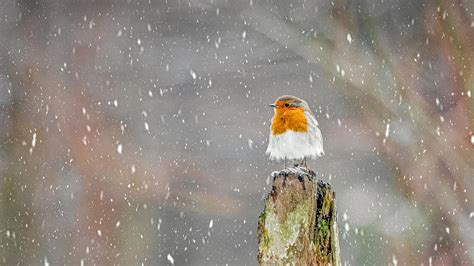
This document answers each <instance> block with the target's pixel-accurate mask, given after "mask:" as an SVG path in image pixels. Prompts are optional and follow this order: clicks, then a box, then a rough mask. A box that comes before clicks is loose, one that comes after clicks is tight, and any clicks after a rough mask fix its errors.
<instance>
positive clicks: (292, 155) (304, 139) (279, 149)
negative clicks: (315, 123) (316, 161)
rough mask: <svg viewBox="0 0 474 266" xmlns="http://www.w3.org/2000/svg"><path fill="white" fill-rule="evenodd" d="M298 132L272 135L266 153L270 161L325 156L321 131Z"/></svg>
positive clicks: (290, 131)
mask: <svg viewBox="0 0 474 266" xmlns="http://www.w3.org/2000/svg"><path fill="white" fill-rule="evenodd" d="M315 129H316V131H317V132H311V133H313V134H309V133H308V132H296V131H292V130H287V131H286V132H284V133H283V134H279V135H271V136H270V139H269V143H268V148H267V151H266V153H267V154H268V155H270V159H274V160H283V159H285V158H286V159H290V160H292V159H303V158H316V157H318V156H322V155H323V154H324V150H323V142H322V136H321V131H319V128H315Z"/></svg>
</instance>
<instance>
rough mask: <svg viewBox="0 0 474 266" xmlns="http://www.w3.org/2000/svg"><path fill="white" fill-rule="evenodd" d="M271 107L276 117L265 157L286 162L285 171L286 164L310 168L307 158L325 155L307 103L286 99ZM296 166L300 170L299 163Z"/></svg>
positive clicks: (293, 97) (273, 119)
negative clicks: (287, 162)
mask: <svg viewBox="0 0 474 266" xmlns="http://www.w3.org/2000/svg"><path fill="white" fill-rule="evenodd" d="M269 106H270V107H273V109H274V115H273V118H272V122H271V126H270V137H269V141H268V148H267V150H266V152H265V153H266V154H267V155H269V156H270V159H271V160H276V161H281V160H284V162H285V167H286V161H287V160H292V161H293V162H297V161H299V160H301V162H300V165H304V166H305V167H306V168H308V166H307V164H306V158H310V159H316V158H317V157H321V156H323V155H324V148H323V136H322V133H321V130H320V128H319V124H318V121H317V120H316V117H315V116H314V114H313V112H312V111H311V109H310V108H309V105H308V103H307V102H306V101H304V100H303V99H300V98H298V97H296V96H292V95H283V96H280V97H278V98H277V99H276V100H275V102H274V103H272V104H270V105H269ZM294 165H295V166H298V163H295V164H294Z"/></svg>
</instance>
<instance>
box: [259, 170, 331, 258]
mask: <svg viewBox="0 0 474 266" xmlns="http://www.w3.org/2000/svg"><path fill="white" fill-rule="evenodd" d="M272 176H273V185H272V191H271V192H270V193H269V195H267V197H266V199H265V204H264V205H265V208H264V210H263V212H262V214H261V215H260V217H259V222H258V247H259V250H258V262H259V264H260V265H287V264H289V265H329V264H330V265H338V264H339V242H338V236H337V223H336V208H335V194H334V192H333V191H332V189H331V186H330V185H329V184H328V183H325V182H323V181H321V180H320V181H318V182H316V175H315V173H314V172H313V171H311V170H308V169H306V168H303V167H297V168H287V169H284V170H282V171H279V172H274V173H272Z"/></svg>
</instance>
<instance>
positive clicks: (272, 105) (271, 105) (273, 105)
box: [268, 103, 276, 108]
mask: <svg viewBox="0 0 474 266" xmlns="http://www.w3.org/2000/svg"><path fill="white" fill-rule="evenodd" d="M268 106H270V107H274V108H275V107H276V105H275V104H274V103H272V104H269V105H268Z"/></svg>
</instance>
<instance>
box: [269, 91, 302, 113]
mask: <svg viewBox="0 0 474 266" xmlns="http://www.w3.org/2000/svg"><path fill="white" fill-rule="evenodd" d="M270 107H274V108H275V112H286V111H288V110H295V109H300V110H303V111H304V110H308V111H309V106H308V104H307V103H306V102H305V101H304V100H303V99H300V98H298V97H295V96H291V95H283V96H280V97H278V98H277V99H276V100H275V102H274V103H272V104H270Z"/></svg>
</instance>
